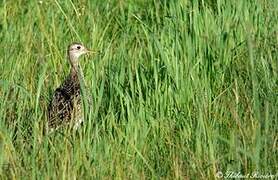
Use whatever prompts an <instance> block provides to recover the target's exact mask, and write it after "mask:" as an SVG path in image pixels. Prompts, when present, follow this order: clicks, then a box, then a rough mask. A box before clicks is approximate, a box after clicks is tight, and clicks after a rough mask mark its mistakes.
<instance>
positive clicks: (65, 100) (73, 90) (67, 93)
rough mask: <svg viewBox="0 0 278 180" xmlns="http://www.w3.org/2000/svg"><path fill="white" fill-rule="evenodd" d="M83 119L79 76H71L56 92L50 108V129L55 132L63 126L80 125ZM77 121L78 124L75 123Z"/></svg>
mask: <svg viewBox="0 0 278 180" xmlns="http://www.w3.org/2000/svg"><path fill="white" fill-rule="evenodd" d="M81 118H82V111H81V94H80V84H79V80H78V76H77V74H70V75H69V77H68V78H67V79H66V80H65V81H64V83H63V84H62V85H61V86H60V87H59V88H57V89H56V90H55V92H54V95H53V98H52V100H51V102H50V104H49V107H48V128H49V129H50V130H55V129H57V128H58V127H59V126H61V125H63V124H69V123H70V122H73V123H74V124H75V123H78V121H79V119H81ZM74 121H76V122H74Z"/></svg>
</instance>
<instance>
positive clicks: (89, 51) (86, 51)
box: [85, 49, 97, 54]
mask: <svg viewBox="0 0 278 180" xmlns="http://www.w3.org/2000/svg"><path fill="white" fill-rule="evenodd" d="M85 53H90V54H91V53H93V54H95V53H97V52H96V51H92V50H91V49H85Z"/></svg>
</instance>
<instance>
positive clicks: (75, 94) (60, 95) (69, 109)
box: [46, 43, 89, 132]
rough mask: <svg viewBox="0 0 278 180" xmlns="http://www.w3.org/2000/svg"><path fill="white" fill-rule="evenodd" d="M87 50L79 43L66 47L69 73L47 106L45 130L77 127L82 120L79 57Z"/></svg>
mask: <svg viewBox="0 0 278 180" xmlns="http://www.w3.org/2000/svg"><path fill="white" fill-rule="evenodd" d="M88 52H89V50H88V49H87V48H86V47H85V46H83V45H82V44H81V43H73V44H71V45H69V47H68V59H69V62H70V65H71V70H70V74H69V75H68V77H67V78H66V80H65V81H64V82H63V83H62V84H61V85H60V87H59V88H57V89H56V90H55V92H54V95H53V97H52V99H51V102H50V104H49V106H48V122H47V127H46V129H47V132H52V131H53V130H56V129H57V128H59V127H61V126H64V125H72V126H71V127H73V128H74V129H77V128H78V127H79V125H80V123H81V122H82V121H83V117H82V106H81V105H82V102H81V89H80V79H79V78H80V77H82V75H80V74H82V73H80V69H79V57H80V56H81V55H83V54H86V53H88Z"/></svg>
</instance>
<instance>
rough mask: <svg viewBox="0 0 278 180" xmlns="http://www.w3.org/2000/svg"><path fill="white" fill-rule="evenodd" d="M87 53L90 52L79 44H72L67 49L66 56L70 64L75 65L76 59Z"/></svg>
mask: <svg viewBox="0 0 278 180" xmlns="http://www.w3.org/2000/svg"><path fill="white" fill-rule="evenodd" d="M88 52H90V50H88V49H87V48H86V47H85V46H83V45H82V44H81V43H73V44H71V45H69V47H68V56H69V59H70V61H71V63H72V64H77V63H78V58H79V57H80V56H81V55H82V54H86V53H88Z"/></svg>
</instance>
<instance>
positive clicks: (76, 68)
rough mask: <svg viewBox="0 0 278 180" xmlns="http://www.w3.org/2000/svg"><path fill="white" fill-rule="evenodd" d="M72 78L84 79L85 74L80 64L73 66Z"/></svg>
mask: <svg viewBox="0 0 278 180" xmlns="http://www.w3.org/2000/svg"><path fill="white" fill-rule="evenodd" d="M70 76H71V78H73V79H76V78H77V79H80V78H83V72H82V69H81V67H80V66H79V64H74V65H73V64H72V66H71V70H70Z"/></svg>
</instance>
